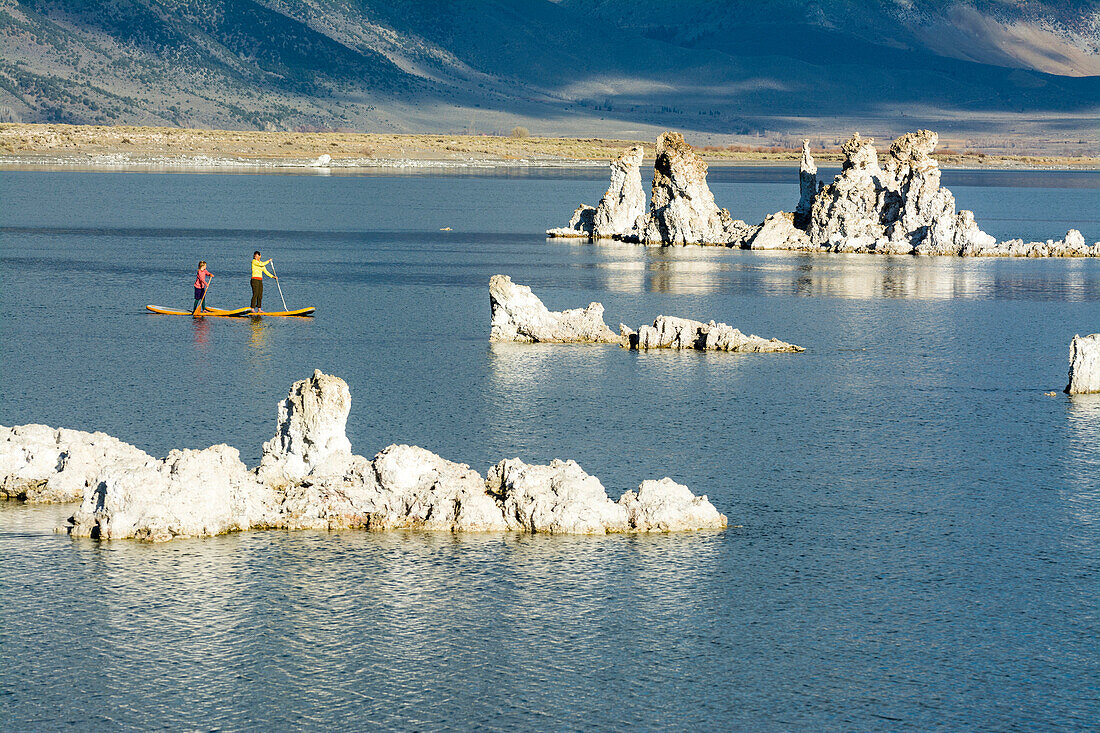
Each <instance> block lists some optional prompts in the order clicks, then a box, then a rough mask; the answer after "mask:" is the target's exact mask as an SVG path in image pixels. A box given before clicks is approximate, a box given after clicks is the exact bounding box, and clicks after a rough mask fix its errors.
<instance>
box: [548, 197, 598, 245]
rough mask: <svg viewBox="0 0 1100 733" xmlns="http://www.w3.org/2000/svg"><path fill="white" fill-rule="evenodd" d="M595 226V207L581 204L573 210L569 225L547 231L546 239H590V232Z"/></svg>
mask: <svg viewBox="0 0 1100 733" xmlns="http://www.w3.org/2000/svg"><path fill="white" fill-rule="evenodd" d="M595 226H596V207H595V206H589V205H588V204H581V205H580V206H578V207H577V208H576V209H574V210H573V216H571V217H569V224H567V225H566V226H563V227H557V228H556V229H547V230H546V236H548V237H565V238H568V237H581V238H584V239H592V231H593V230H594V229H595Z"/></svg>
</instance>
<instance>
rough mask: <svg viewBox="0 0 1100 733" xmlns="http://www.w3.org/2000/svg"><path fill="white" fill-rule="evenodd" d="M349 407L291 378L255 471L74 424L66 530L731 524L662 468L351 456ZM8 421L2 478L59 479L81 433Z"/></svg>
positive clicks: (176, 533)
mask: <svg viewBox="0 0 1100 733" xmlns="http://www.w3.org/2000/svg"><path fill="white" fill-rule="evenodd" d="M349 407H350V395H349V393H348V389H347V385H346V384H345V383H344V382H343V380H340V379H337V378H336V377H332V376H330V375H327V374H323V373H321V372H314V375H313V376H312V377H311V378H310V379H306V380H302V381H300V382H296V383H295V384H294V385H293V387H292V388H291V391H290V394H289V395H288V397H287V400H285V401H284V402H283V403H281V404H280V407H279V428H278V431H279V432H278V433H277V434H276V436H275V437H274V438H273V439H272V440H270V441H268V442H267V443H266V444H265V446H264V460H265V461H266V462H265V463H263V464H262V465H261V467H260V468H258V469H256V470H252V471H250V470H248V469H247V468H246V467H245V465H244V464H243V463H242V462H241V460H240V454H239V452H238V451H237V450H236V449H235V448H231V447H229V446H227V445H215V446H213V447H211V448H207V449H205V450H173V451H172V452H170V453H169V454H168V456H167V457H166V458H164V459H163V460H158V459H155V458H152V457H150V456H149V455H147V454H145V453H143V452H141V451H138V450H137V449H136V448H133V447H132V446H126V444H124V443H120V444H119V445H121V446H123V448H121V458H120V457H119V454H117V451H118V450H119V449H118V446H115V445H114V443H118V441H115V440H114V439H113V438H110V437H109V436H104V435H102V434H87V433H83V434H79V437H80V439H81V441H83V442H85V443H87V442H89V438H91V439H93V440H91V441H90V442H91V444H92V445H95V446H98V448H97V449H98V450H99V452H98V453H90V454H88V455H87V457H86V459H82V462H81V463H80V465H81V466H85V467H86V468H87V471H85V472H84V473H82V474H80V476H83V477H85V478H83V479H82V480H83V481H84V484H83V488H82V496H81V503H80V505H79V507H78V508H77V510H76V511H75V513H74V514H73V516H72V517H71V518H70V519H69V523H68V527H67V529H68V531H69V532H70V533H71V534H72V535H74V536H78V537H95V538H101V539H124V538H135V539H140V540H148V541H154V542H159V541H166V540H171V539H174V538H177V537H205V536H211V535H217V534H223V533H226V532H235V531H241V530H247V529H272V528H285V529H307V528H312V529H338V528H349V527H361V528H366V529H378V530H381V529H398V528H413V529H424V530H436V531H450V532H459V531H464V532H469V531H478V532H484V531H503V530H517V531H529V532H556V533H582V534H603V533H608V532H665V531H678V530H687V529H703V528H709V527H719V526H725V522H726V520H725V517H723V516H721V515H720V514H718V512H717V510H715V509H714V507H713V505H711V504H710V502H709V501H708V500H707V498H706V497H695V496H694V495H693V494H692V493H691V491H690V490H688V489H687V488H686V487H684V486H681V485H679V484H676V483H675V482H673V481H672V480H671V479H668V478H665V479H662V480H661V481H645V482H643V483H642V485H641V486H640V487H639V488H638V490H637V492H627V493H626V494H624V495H623V497H622V498H621V499H620V500H619V502H612V501H611V500H610V499H609V498H608V497H607V494H606V492H605V491H604V489H603V485H602V484H601V483H600V481H599V480H598V479H597V478H595V477H594V476H590V475H589V474H587V473H585V472H584V470H583V469H581V468H580V466H578V465H577V464H576V463H574V462H573V461H553V462H551V463H550V465H546V466H539V465H529V464H526V463H524V462H523V461H521V460H519V459H513V460H510V461H502V462H501V463H499V464H497V466H495V467H494V468H493V469H491V470H490V473H489V477H488V479H485V478H482V476H481V475H480V474H479V473H478V472H477V471H474V470H473V469H471V468H470V467H469V466H467V465H465V464H460V463H454V462H451V461H447V460H444V459H443V458H441V457H439V456H437V455H435V454H434V453H432V452H430V451H427V450H425V449H423V448H418V447H415V446H408V445H391V446H389V447H388V448H386V449H385V450H383V451H381V452H380V453H378V454H377V455H376V456H375V457H374V458H373V459H371V460H367V459H366V458H363V457H362V456H355V455H352V454H351V452H350V445H349V444H348V443H347V438H346V436H345V435H344V424H345V422H346V419H347V415H348V409H349ZM6 430H7V432H8V436H7V440H6V442H5V443H4V444H3V445H4V448H3V449H2V450H0V457H3V460H2V461H0V469H2V470H3V471H4V473H0V482H2V483H3V484H4V485H5V486H11V485H14V483H15V482H16V481H17V480H23V479H22V478H20V477H23V478H26V477H28V476H30V477H32V478H33V477H34V476H41V475H47V478H46V479H37V478H35V479H34V480H35V481H50V480H53V476H52V474H50V473H49V470H48V469H49V467H50V464H51V461H53V460H54V458H55V457H56V456H57V455H59V454H60V452H59V451H60V449H58V448H57V444H58V441H59V440H61V438H59V434H63V433H74V434H76V431H54V430H52V429H51V428H46V427H44V426H35V425H32V426H20V427H17V428H9V429H6ZM63 437H65V439H68V440H70V442H71V439H72V437H73V436H63ZM105 445H109V446H110V449H109V450H108V449H104V448H103V446H105ZM112 451H115V452H112ZM55 473H56V471H55ZM77 475H78V474H77V473H76V472H75V464H74V472H73V473H72V476H77ZM87 476H92V478H86V477H87Z"/></svg>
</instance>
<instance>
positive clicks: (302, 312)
mask: <svg viewBox="0 0 1100 733" xmlns="http://www.w3.org/2000/svg"><path fill="white" fill-rule="evenodd" d="M242 311H243V312H242ZM210 312H211V313H217V314H218V315H229V314H233V315H242V316H252V317H254V318H255V317H257V316H312V315H313V314H314V313H316V312H317V309H316V308H313V307H310V308H299V309H298V310H293V311H260V312H259V313H253V312H251V310H249V309H248V308H242V309H241V310H235V311H226V310H221V309H220V308H211V309H210Z"/></svg>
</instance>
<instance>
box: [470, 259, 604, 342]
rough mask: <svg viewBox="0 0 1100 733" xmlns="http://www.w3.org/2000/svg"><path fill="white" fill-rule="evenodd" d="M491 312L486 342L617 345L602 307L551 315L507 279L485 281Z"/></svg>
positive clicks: (596, 305) (525, 289) (498, 277)
mask: <svg viewBox="0 0 1100 733" xmlns="http://www.w3.org/2000/svg"><path fill="white" fill-rule="evenodd" d="M489 305H490V307H491V309H492V323H491V329H490V332H489V340H490V341H519V342H524V343H533V342H548V343H608V344H611V343H614V344H617V343H619V336H618V335H617V334H616V333H615V332H614V331H612V330H611V329H610V328H609V327H608V325H607V324H606V323H604V320H603V305H601V304H600V303H589V305H588V307H587V308H573V309H571V310H565V311H551V310H549V309H548V308H547V307H546V306H545V305H543V303H542V301H541V300H539V299H538V298H537V297H536V296H535V294H534V293H532V292H531V288H529V287H527V286H526V285H517V284H516V283H514V282H512V279H511V278H510V277H508V276H507V275H493V276H492V277H491V278H489Z"/></svg>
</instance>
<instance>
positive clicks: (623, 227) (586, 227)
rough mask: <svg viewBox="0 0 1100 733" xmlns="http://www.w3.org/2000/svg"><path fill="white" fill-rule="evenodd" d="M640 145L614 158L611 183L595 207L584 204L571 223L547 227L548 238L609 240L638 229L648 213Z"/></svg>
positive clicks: (574, 214) (631, 147)
mask: <svg viewBox="0 0 1100 733" xmlns="http://www.w3.org/2000/svg"><path fill="white" fill-rule="evenodd" d="M643 154H644V151H643V150H642V146H641V145H631V146H630V147H629V148H627V149H626V150H625V151H623V153H622V154H621V155H620V156H619V157H618V158H616V159H615V160H613V161H611V183H610V185H608V187H607V191H606V192H605V193H604V195H603V198H601V199H600V202H599V204H597V205H596V208H595V209H593V208H592V207H591V206H588V205H586V204H581V205H580V206H579V207H578V208H577V210H576V211H574V212H573V217H572V218H571V219H570V220H569V226H567V227H562V228H559V229H548V230H547V232H546V235H547V236H548V237H588V238H590V239H610V238H613V237H621V236H625V235H627V234H629V233H631V232H633V231H635V230H636V229H637V228H638V227H639V226H640V222H641V220H642V218H643V217H644V216H645V211H646V204H645V190H644V189H643V188H642V171H641V166H642V156H643Z"/></svg>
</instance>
